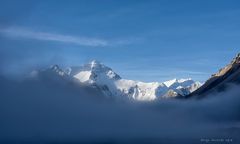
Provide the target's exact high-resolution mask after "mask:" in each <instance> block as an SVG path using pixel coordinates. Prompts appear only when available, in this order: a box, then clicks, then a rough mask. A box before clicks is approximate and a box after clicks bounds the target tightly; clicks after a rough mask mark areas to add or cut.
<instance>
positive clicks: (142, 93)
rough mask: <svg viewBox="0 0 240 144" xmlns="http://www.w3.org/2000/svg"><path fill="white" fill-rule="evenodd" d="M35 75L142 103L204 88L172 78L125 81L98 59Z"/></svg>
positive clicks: (54, 66) (196, 83)
mask: <svg viewBox="0 0 240 144" xmlns="http://www.w3.org/2000/svg"><path fill="white" fill-rule="evenodd" d="M32 75H34V76H36V75H38V76H41V75H44V76H48V77H51V78H54V77H55V76H56V77H55V78H56V79H59V76H60V78H61V77H62V78H63V79H67V80H70V81H72V80H74V81H77V82H80V83H81V84H84V85H90V86H94V87H96V88H98V89H99V90H100V91H101V92H102V93H103V94H105V95H106V96H109V97H116V98H130V99H134V100H140V101H150V100H155V99H160V98H170V97H176V96H185V95H188V94H190V93H191V92H193V91H195V90H196V89H197V88H199V87H200V86H201V83H199V82H195V81H193V80H192V79H190V78H189V79H179V80H178V79H173V80H170V81H166V82H163V83H160V82H148V83H146V82H141V81H134V80H127V79H122V78H121V77H120V76H119V75H118V74H117V73H115V72H114V71H113V70H112V69H111V68H109V67H107V66H105V65H104V64H102V63H100V62H98V61H96V60H93V61H91V62H90V63H87V64H85V65H83V66H75V67H69V68H66V69H65V70H62V69H61V68H60V67H59V66H58V65H53V66H51V67H50V68H48V69H45V70H42V71H38V72H36V71H34V72H33V74H32ZM54 75H55V76H54Z"/></svg>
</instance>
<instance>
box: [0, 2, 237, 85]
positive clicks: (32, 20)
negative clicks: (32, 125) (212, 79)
mask: <svg viewBox="0 0 240 144" xmlns="http://www.w3.org/2000/svg"><path fill="white" fill-rule="evenodd" d="M239 16H240V2H239V1H237V0H199V1H197V0H196V1H193V0H182V1H179V0H121V1H120V0H101V1H100V0H69V1H66V0H65V1H63V0H51V1H49V0H42V1H37V0H29V1H27V0H22V1H19V0H16V1H13V0H6V1H4V0H1V1H0V66H1V72H3V73H21V72H22V71H25V70H29V69H33V68H36V67H44V66H47V65H51V64H55V63H57V64H59V65H61V66H67V65H82V64H83V63H86V62H88V61H90V60H93V59H96V60H99V61H101V62H103V63H104V64H106V65H108V66H110V67H111V68H113V69H114V70H115V71H116V72H117V73H118V74H120V75H121V76H122V77H123V78H127V79H134V80H141V81H165V80H168V79H173V78H188V77H191V78H193V79H196V80H200V81H204V80H206V79H207V78H208V77H209V76H210V75H211V74H212V73H214V72H216V71H217V70H218V69H219V68H221V67H223V66H224V65H226V64H227V63H229V62H230V60H231V59H232V58H233V57H234V56H235V55H236V54H237V53H238V52H239V49H240V41H239V38H240V26H239V25H240V19H239Z"/></svg>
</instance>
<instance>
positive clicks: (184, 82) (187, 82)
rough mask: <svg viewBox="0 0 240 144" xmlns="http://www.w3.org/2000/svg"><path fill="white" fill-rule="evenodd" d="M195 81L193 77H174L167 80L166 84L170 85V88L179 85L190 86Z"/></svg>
mask: <svg viewBox="0 0 240 144" xmlns="http://www.w3.org/2000/svg"><path fill="white" fill-rule="evenodd" d="M193 83H194V81H193V80H192V79H191V78H187V79H176V78H174V79H172V80H169V81H165V82H164V84H165V85H166V86H167V87H169V88H177V87H178V86H184V87H185V86H189V85H191V84H193Z"/></svg>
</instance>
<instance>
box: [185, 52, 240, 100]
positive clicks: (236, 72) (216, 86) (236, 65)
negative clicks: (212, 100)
mask: <svg viewBox="0 0 240 144" xmlns="http://www.w3.org/2000/svg"><path fill="white" fill-rule="evenodd" d="M239 83H240V53H239V54H238V55H237V56H236V57H235V58H234V59H233V60H232V61H231V63H230V64H228V65H227V66H225V67H224V68H222V69H220V70H219V71H218V72H217V73H216V74H213V75H212V76H211V78H209V79H208V80H207V81H206V82H205V84H204V85H202V87H200V88H199V89H197V90H196V91H194V92H193V93H191V94H190V95H188V96H186V97H192V96H196V97H199V98H201V97H204V96H206V95H207V94H211V93H214V92H221V91H224V90H225V89H226V88H227V87H228V86H229V85H231V84H239Z"/></svg>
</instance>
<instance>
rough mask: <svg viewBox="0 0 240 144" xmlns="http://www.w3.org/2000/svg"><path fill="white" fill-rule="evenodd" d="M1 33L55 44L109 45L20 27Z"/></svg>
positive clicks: (99, 41)
mask: <svg viewBox="0 0 240 144" xmlns="http://www.w3.org/2000/svg"><path fill="white" fill-rule="evenodd" d="M0 33H1V34H3V35H4V36H8V37H17V38H26V39H35V40H43V41H55V42H63V43H71V44H76V45H81V46H92V47H97V46H107V45H109V42H108V41H107V40H104V39H97V38H89V37H79V36H71V35H64V34H56V33H49V32H40V31H33V30H30V29H27V28H18V27H10V28H5V29H0Z"/></svg>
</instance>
